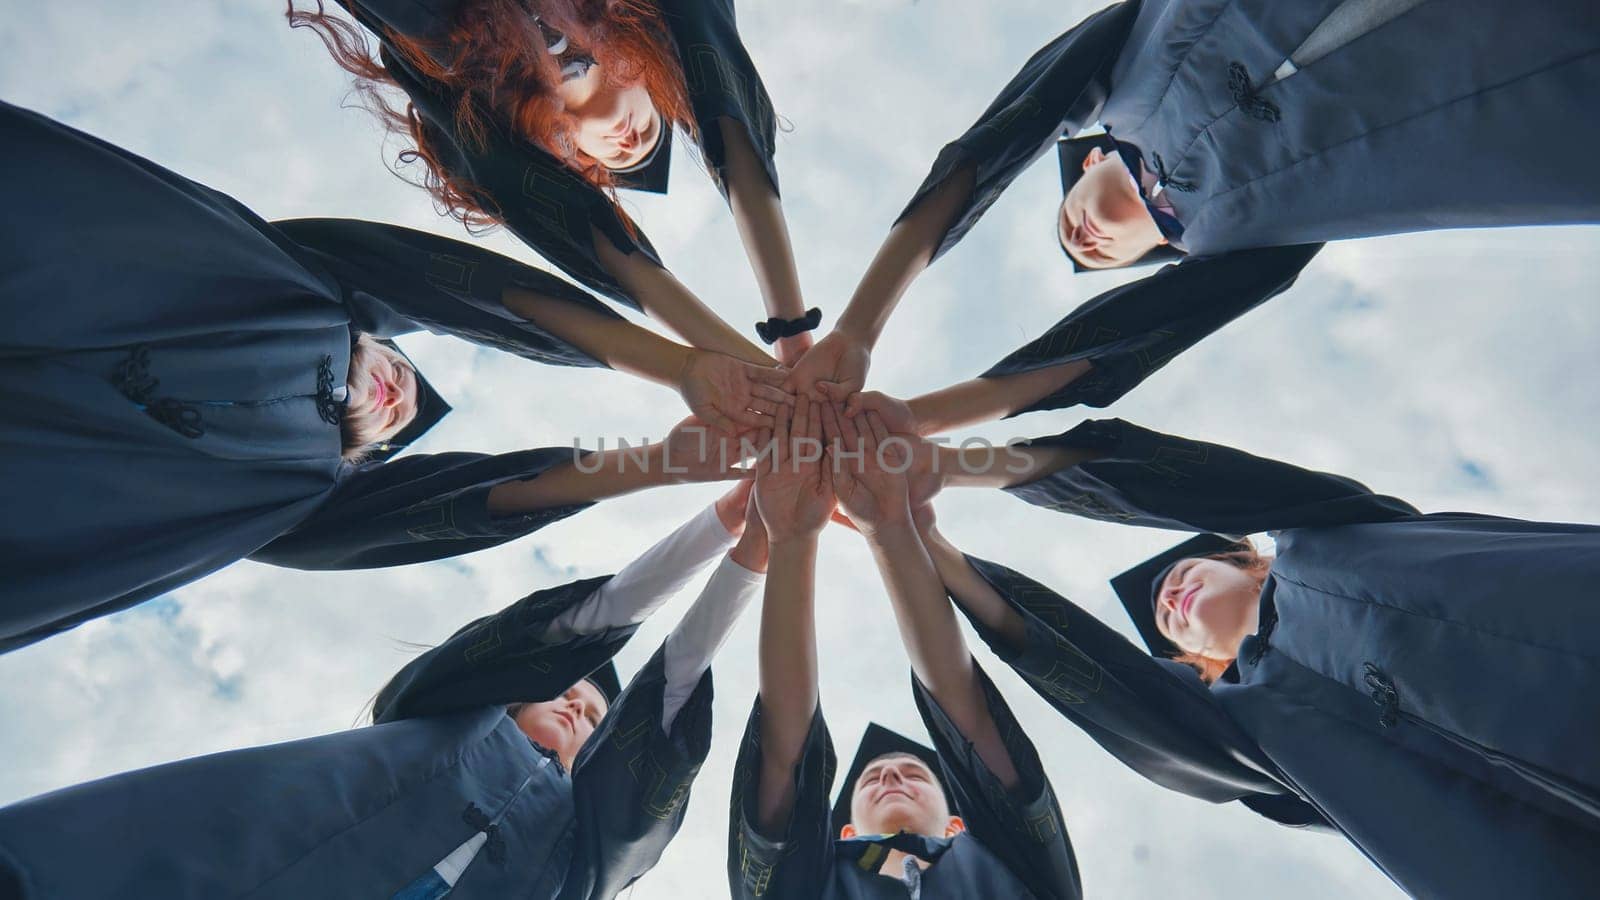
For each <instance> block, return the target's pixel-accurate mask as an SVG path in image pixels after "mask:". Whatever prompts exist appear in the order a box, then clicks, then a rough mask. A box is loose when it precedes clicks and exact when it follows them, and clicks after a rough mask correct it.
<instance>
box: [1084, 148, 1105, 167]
mask: <svg viewBox="0 0 1600 900" xmlns="http://www.w3.org/2000/svg"><path fill="white" fill-rule="evenodd" d="M1105 158H1106V155H1105V154H1104V153H1102V152H1100V148H1099V147H1090V148H1089V155H1088V156H1085V157H1084V158H1083V170H1084V171H1085V172H1087V171H1089V167H1090V166H1092V165H1094V164H1095V163H1098V162H1099V161H1100V160H1102V159H1105Z"/></svg>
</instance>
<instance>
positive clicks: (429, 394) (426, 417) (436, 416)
mask: <svg viewBox="0 0 1600 900" xmlns="http://www.w3.org/2000/svg"><path fill="white" fill-rule="evenodd" d="M377 340H378V343H380V344H383V345H384V346H386V347H389V348H390V349H392V350H394V352H396V353H398V354H400V355H401V356H404V357H405V360H406V362H408V363H411V370H412V371H413V372H416V373H417V414H416V415H415V416H413V417H412V419H411V421H410V423H408V424H407V425H406V427H404V428H402V429H400V430H399V431H398V432H396V433H395V435H394V437H391V438H389V439H388V440H387V441H382V442H380V443H378V444H376V445H374V446H373V448H372V449H371V450H369V451H367V456H366V461H367V462H386V461H387V460H389V459H390V458H392V457H393V456H394V455H395V454H397V453H399V452H400V451H402V450H404V449H405V448H407V447H409V446H411V444H412V443H413V442H415V441H416V440H417V439H418V438H420V437H422V436H423V435H424V434H427V433H428V430H429V429H431V428H432V427H433V426H435V425H437V424H439V420H441V419H443V418H444V417H445V416H447V415H449V414H450V408H451V407H450V404H448V403H446V402H445V400H444V398H443V397H441V396H440V395H439V392H438V391H437V390H435V389H434V387H433V385H432V384H430V383H428V379H426V378H424V377H423V375H422V370H421V369H418V368H417V364H416V363H414V362H412V361H411V357H409V356H406V354H405V351H404V350H401V349H400V348H399V346H397V345H396V344H395V342H394V341H391V340H386V339H382V338H379V339H377Z"/></svg>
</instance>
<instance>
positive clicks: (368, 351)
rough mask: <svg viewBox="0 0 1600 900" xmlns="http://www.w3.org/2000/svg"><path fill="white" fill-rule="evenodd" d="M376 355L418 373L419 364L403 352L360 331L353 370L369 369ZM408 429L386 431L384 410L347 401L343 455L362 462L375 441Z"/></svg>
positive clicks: (341, 426)
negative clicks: (413, 363)
mask: <svg viewBox="0 0 1600 900" xmlns="http://www.w3.org/2000/svg"><path fill="white" fill-rule="evenodd" d="M374 357H379V358H382V359H384V360H387V361H389V362H391V363H395V364H397V365H402V366H405V367H406V368H407V369H410V370H411V371H412V372H413V373H415V372H416V369H415V367H413V366H412V365H411V363H410V362H409V361H408V360H407V359H406V358H405V357H404V356H402V355H401V354H400V353H399V351H397V350H394V349H392V348H390V347H386V346H384V345H383V344H380V343H378V342H377V341H375V340H373V338H372V336H371V335H369V334H366V333H362V334H358V335H357V336H356V342H355V345H354V346H352V347H351V348H350V371H351V372H356V371H360V370H363V369H366V368H367V367H369V366H370V365H371V364H372V363H373V361H374V359H373V358H374ZM349 382H350V376H349V375H348V374H346V375H345V384H346V386H347V387H348V385H349ZM407 424H409V423H407ZM404 428H405V425H401V426H400V427H399V428H395V429H392V430H389V431H387V432H386V431H385V430H384V428H383V417H382V412H381V411H380V410H376V409H371V410H365V411H358V410H356V409H354V408H352V407H351V406H350V405H349V404H348V403H347V404H346V405H345V408H344V415H342V416H340V418H339V437H340V443H341V444H342V445H343V448H344V452H343V456H344V458H345V460H346V461H348V462H360V461H361V460H362V458H364V457H365V456H366V455H367V454H368V453H369V452H371V450H372V447H373V445H374V444H377V443H378V442H379V441H382V440H386V439H388V438H391V437H394V436H395V434H397V433H399V432H400V431H401V430H402V429H404Z"/></svg>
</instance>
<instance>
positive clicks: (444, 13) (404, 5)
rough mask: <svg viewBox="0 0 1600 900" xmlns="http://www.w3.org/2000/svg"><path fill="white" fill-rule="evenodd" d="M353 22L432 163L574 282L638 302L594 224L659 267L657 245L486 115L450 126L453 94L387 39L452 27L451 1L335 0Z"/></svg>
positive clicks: (434, 34) (431, 34) (433, 34)
mask: <svg viewBox="0 0 1600 900" xmlns="http://www.w3.org/2000/svg"><path fill="white" fill-rule="evenodd" d="M341 2H342V3H343V4H344V6H345V7H346V8H347V9H348V10H349V11H350V12H351V14H352V15H354V16H355V18H356V20H357V21H359V22H361V24H362V25H364V26H366V28H367V29H368V30H370V31H371V32H373V34H375V35H377V36H378V39H379V42H380V43H381V44H382V47H381V49H380V50H379V56H380V58H381V60H382V62H383V65H384V68H385V69H386V70H387V71H388V73H389V74H390V76H392V77H393V78H394V80H395V81H396V83H398V84H399V86H400V88H401V89H402V90H404V91H405V92H406V95H407V96H408V97H409V98H410V100H411V105H412V106H413V107H414V108H415V111H416V115H417V117H418V118H419V119H420V121H421V126H422V128H423V129H424V130H425V131H426V132H427V133H428V136H429V142H430V144H431V145H432V146H433V147H434V148H435V150H436V151H437V153H438V157H439V158H438V159H437V160H436V162H437V163H438V165H439V166H440V167H441V168H442V169H444V170H445V171H446V172H448V173H450V174H451V175H452V176H453V177H454V178H456V179H458V180H461V181H464V182H466V183H467V184H468V185H470V186H471V190H472V191H473V192H474V193H475V194H476V196H477V197H478V199H479V201H480V203H481V205H482V206H483V207H484V208H485V209H487V210H489V211H490V212H491V213H492V214H493V215H494V217H495V218H496V219H497V220H498V221H500V222H503V223H504V224H505V226H506V228H508V229H509V230H510V231H511V233H512V234H515V235H516V236H517V238H518V239H519V240H521V241H522V242H523V243H525V244H527V245H528V246H529V247H532V248H533V249H534V251H535V252H537V253H538V254H539V255H540V256H543V257H544V258H545V259H547V260H549V261H550V262H551V263H552V264H554V265H555V266H557V267H558V268H560V269H561V270H562V271H563V272H565V273H567V274H568V275H569V276H571V277H572V278H574V279H576V280H577V281H578V282H579V283H580V284H582V285H584V286H585V287H587V288H589V289H590V290H593V291H596V292H598V293H600V294H603V295H605V296H607V297H610V298H612V299H614V300H617V301H619V302H621V303H624V304H627V305H628V306H630V307H632V308H634V309H639V302H638V301H637V300H636V299H634V298H633V297H632V296H631V295H629V294H628V293H627V291H625V290H624V289H623V287H622V285H621V284H620V283H618V282H617V280H616V279H615V278H613V277H612V276H611V274H610V273H608V272H607V271H606V270H605V268H604V267H603V266H601V265H600V258H599V255H598V254H597V252H596V250H595V246H594V233H593V230H591V229H597V230H599V231H600V233H601V234H603V235H604V236H605V237H606V239H607V240H610V241H611V243H612V244H613V245H614V246H615V247H616V248H617V249H618V250H620V251H622V252H623V253H636V252H637V253H643V254H644V255H645V256H646V257H647V258H648V259H649V260H650V261H651V262H653V263H655V264H656V265H658V266H659V265H661V259H660V257H659V256H658V255H657V254H656V251H655V248H654V247H652V246H651V245H650V241H649V240H648V239H647V238H645V236H644V235H643V233H641V232H640V231H639V230H638V228H637V226H635V225H634V224H633V223H631V222H629V221H627V220H625V218H624V216H623V215H622V213H621V212H620V211H619V210H618V208H617V206H616V205H615V204H614V203H612V202H611V199H610V198H609V197H607V196H606V195H605V194H604V193H602V192H601V191H600V190H598V189H597V188H595V187H594V186H593V185H591V184H589V183H588V182H587V181H584V180H583V179H582V178H581V177H579V176H578V175H577V174H576V173H575V172H573V171H572V170H570V169H568V168H567V167H566V166H564V165H562V163H561V161H560V160H558V159H556V158H555V157H554V156H552V155H551V154H550V153H548V152H546V151H545V150H544V149H543V148H541V147H539V146H537V145H535V144H533V143H531V142H529V141H526V140H523V139H521V138H519V137H516V136H514V135H512V134H509V133H507V132H506V131H505V129H504V126H503V125H502V124H501V123H499V122H498V121H496V117H493V116H480V117H479V118H480V119H481V120H482V121H483V123H484V128H483V133H482V134H481V135H472V136H468V135H464V134H462V133H461V132H460V130H459V129H458V128H457V127H456V118H455V114H454V110H455V107H456V104H457V103H458V102H459V98H457V97H454V96H451V95H449V94H448V93H447V89H446V88H445V87H444V86H443V85H441V84H439V83H438V82H437V81H434V80H433V79H431V78H428V77H427V76H426V75H424V74H423V73H421V72H418V71H416V70H415V69H414V68H413V67H412V66H411V65H409V64H407V63H406V62H405V61H404V60H403V59H402V58H401V57H400V56H399V54H397V53H395V52H394V50H393V48H392V47H390V46H389V44H388V42H389V40H390V35H391V34H403V35H405V36H407V37H411V38H414V39H419V40H423V41H427V40H429V39H433V40H437V39H438V37H439V36H440V35H441V34H443V33H444V32H445V31H446V30H447V29H448V26H449V21H450V13H449V10H451V9H453V7H454V6H455V5H456V4H454V3H445V4H441V3H438V2H432V0H428V2H420V3H419V2H417V0H341Z"/></svg>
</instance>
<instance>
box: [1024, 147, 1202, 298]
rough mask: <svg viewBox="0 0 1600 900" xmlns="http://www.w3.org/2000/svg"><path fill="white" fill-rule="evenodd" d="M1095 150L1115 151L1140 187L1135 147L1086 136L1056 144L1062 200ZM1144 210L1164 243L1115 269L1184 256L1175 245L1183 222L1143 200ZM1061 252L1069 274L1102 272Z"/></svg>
mask: <svg viewBox="0 0 1600 900" xmlns="http://www.w3.org/2000/svg"><path fill="white" fill-rule="evenodd" d="M1096 148H1099V150H1100V151H1101V152H1102V153H1111V152H1115V153H1116V154H1117V158H1118V159H1121V160H1122V164H1123V165H1124V166H1127V168H1128V174H1130V175H1131V176H1133V183H1134V184H1135V185H1143V183H1144V182H1143V181H1142V180H1141V177H1140V176H1141V175H1142V173H1143V165H1144V153H1143V152H1141V151H1140V150H1139V148H1138V147H1135V146H1134V145H1132V144H1130V143H1128V142H1126V141H1119V140H1117V139H1116V138H1113V137H1112V136H1111V135H1109V134H1091V135H1088V136H1087V137H1080V138H1063V139H1061V140H1060V141H1057V142H1056V161H1057V162H1058V163H1060V166H1061V196H1063V197H1065V196H1066V195H1067V192H1069V191H1071V190H1072V186H1073V185H1075V184H1077V183H1078V179H1080V178H1082V177H1083V161H1084V160H1085V159H1087V158H1088V156H1089V151H1090V150H1094V149H1096ZM1139 194H1140V196H1141V197H1143V196H1144V190H1143V188H1142V187H1141V189H1140V191H1139ZM1144 208H1145V209H1146V210H1148V211H1149V213H1150V217H1151V218H1152V219H1154V220H1155V222H1156V227H1157V228H1158V229H1160V230H1161V236H1162V237H1164V238H1166V239H1167V243H1165V244H1159V245H1157V246H1155V247H1153V248H1151V249H1150V251H1149V252H1147V253H1145V255H1143V256H1141V257H1139V258H1138V259H1136V260H1134V261H1133V262H1131V263H1128V264H1127V265H1125V266H1118V268H1120V269H1127V268H1132V267H1134V266H1150V265H1156V264H1157V263H1168V262H1176V261H1178V260H1181V259H1183V258H1184V256H1185V255H1186V254H1185V253H1184V252H1183V251H1182V250H1179V249H1178V248H1177V246H1175V245H1176V244H1177V243H1178V242H1179V241H1180V240H1181V239H1182V238H1183V223H1181V222H1179V221H1178V220H1177V219H1176V218H1174V217H1173V216H1172V215H1171V214H1170V213H1168V212H1166V211H1165V210H1162V209H1159V208H1157V207H1156V206H1155V205H1154V204H1152V203H1151V202H1150V200H1149V199H1148V198H1146V199H1145V201H1144ZM1061 252H1062V253H1066V256H1067V260H1068V261H1069V262H1071V263H1072V271H1074V272H1098V271H1102V270H1100V269H1090V268H1089V267H1087V266H1085V265H1083V264H1082V263H1079V262H1078V260H1077V259H1075V258H1074V257H1073V255H1072V254H1071V253H1067V248H1066V247H1065V246H1064V245H1063V246H1062V248H1061Z"/></svg>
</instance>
